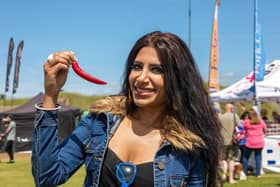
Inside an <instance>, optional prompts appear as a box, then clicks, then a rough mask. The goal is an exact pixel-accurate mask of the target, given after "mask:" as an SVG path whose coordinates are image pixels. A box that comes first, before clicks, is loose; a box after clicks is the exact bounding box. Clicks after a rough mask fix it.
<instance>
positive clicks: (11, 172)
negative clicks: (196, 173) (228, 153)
mask: <svg viewBox="0 0 280 187" xmlns="http://www.w3.org/2000/svg"><path fill="white" fill-rule="evenodd" d="M15 158H16V163H15V164H6V163H5V161H6V160H5V159H3V158H2V163H0V183H1V186H3V187H4V186H5V187H18V186H20V187H34V186H35V185H34V182H33V178H32V174H31V164H30V157H25V158H18V157H15ZM84 177H85V168H84V167H82V168H80V169H79V170H78V171H77V172H76V173H75V174H74V175H73V176H72V177H71V178H70V179H69V180H68V181H67V183H66V184H63V185H60V186H61V187H79V186H80V187H81V186H82V184H83V180H84ZM279 186H280V174H264V175H262V177H261V178H256V177H254V176H249V177H248V179H247V180H246V181H238V183H237V184H227V183H226V184H225V187H279Z"/></svg>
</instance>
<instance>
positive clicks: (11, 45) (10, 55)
mask: <svg viewBox="0 0 280 187" xmlns="http://www.w3.org/2000/svg"><path fill="white" fill-rule="evenodd" d="M13 51H14V40H13V38H10V42H9V51H8V60H7V71H6V85H5V92H8V91H9V83H10V80H9V77H10V73H11V67H12V63H13Z"/></svg>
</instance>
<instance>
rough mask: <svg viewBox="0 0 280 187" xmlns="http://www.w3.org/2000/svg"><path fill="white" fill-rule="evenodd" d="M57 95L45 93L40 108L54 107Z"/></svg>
mask: <svg viewBox="0 0 280 187" xmlns="http://www.w3.org/2000/svg"><path fill="white" fill-rule="evenodd" d="M57 98H58V96H50V95H48V94H45V96H44V101H43V103H42V108H56V105H57Z"/></svg>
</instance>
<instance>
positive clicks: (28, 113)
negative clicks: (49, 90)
mask: <svg viewBox="0 0 280 187" xmlns="http://www.w3.org/2000/svg"><path fill="white" fill-rule="evenodd" d="M43 98H44V94H43V93H39V94H37V95H36V96H35V97H33V98H32V99H30V100H29V101H28V102H26V103H25V104H23V105H21V106H19V107H17V108H14V109H11V110H9V111H5V112H2V113H0V118H1V119H2V118H3V116H4V115H5V114H11V115H12V116H13V118H14V120H15V122H16V124H17V126H16V151H27V150H31V139H32V129H33V126H34V125H33V122H34V119H35V111H36V109H35V107H34V106H35V104H38V103H42V102H43ZM59 104H60V105H61V106H62V108H61V109H60V110H59V112H58V121H59V126H58V129H59V132H58V138H59V140H60V141H61V140H63V139H64V138H65V137H67V136H68V135H69V134H70V133H71V132H72V131H73V130H74V128H75V127H76V123H77V120H78V119H79V118H80V115H81V112H80V109H79V108H75V107H71V106H68V105H65V104H63V103H59ZM1 126H2V129H3V125H1Z"/></svg>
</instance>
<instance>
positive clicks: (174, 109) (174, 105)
mask: <svg viewBox="0 0 280 187" xmlns="http://www.w3.org/2000/svg"><path fill="white" fill-rule="evenodd" d="M172 109H173V111H177V110H178V105H177V103H176V101H175V99H173V102H172Z"/></svg>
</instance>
